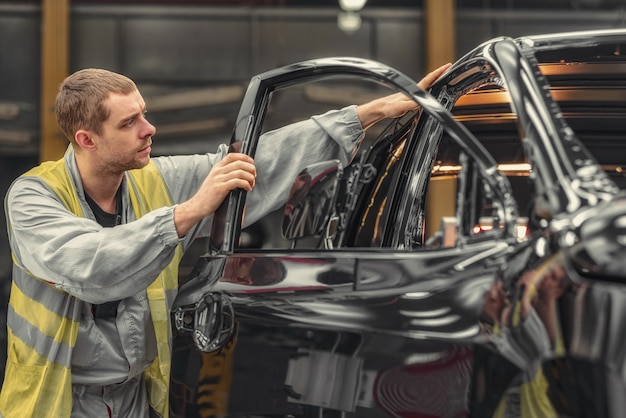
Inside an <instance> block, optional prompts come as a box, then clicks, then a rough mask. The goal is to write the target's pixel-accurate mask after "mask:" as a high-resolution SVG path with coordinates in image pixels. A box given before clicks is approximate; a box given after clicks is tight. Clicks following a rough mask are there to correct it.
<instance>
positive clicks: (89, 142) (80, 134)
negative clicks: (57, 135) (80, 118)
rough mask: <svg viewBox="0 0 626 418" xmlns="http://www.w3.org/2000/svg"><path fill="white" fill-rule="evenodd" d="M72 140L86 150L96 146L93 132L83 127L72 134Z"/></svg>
mask: <svg viewBox="0 0 626 418" xmlns="http://www.w3.org/2000/svg"><path fill="white" fill-rule="evenodd" d="M74 140H75V141H76V144H77V145H78V146H79V147H81V148H84V149H86V150H90V149H95V148H96V143H95V142H94V140H93V134H92V133H91V132H90V131H87V130H85V129H79V130H78V131H76V134H74Z"/></svg>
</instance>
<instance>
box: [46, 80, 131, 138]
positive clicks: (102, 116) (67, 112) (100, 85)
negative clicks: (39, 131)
mask: <svg viewBox="0 0 626 418" xmlns="http://www.w3.org/2000/svg"><path fill="white" fill-rule="evenodd" d="M136 90H137V86H136V85H135V83H134V82H133V81H132V80H131V79H130V78H128V77H126V76H123V75H121V74H117V73H114V72H112V71H108V70H102V69H97V68H86V69H84V70H80V71H77V72H75V73H73V74H71V75H70V76H68V77H67V78H66V79H65V80H64V81H63V82H62V83H61V86H60V87H59V93H58V94H57V97H56V103H55V106H54V112H55V114H56V118H57V122H58V124H59V126H60V127H61V129H62V130H63V133H64V134H65V136H67V138H68V139H69V140H70V142H72V143H73V142H74V135H75V134H76V132H77V131H78V130H80V129H87V130H91V131H94V132H95V133H97V134H101V133H102V132H101V128H102V123H103V122H104V121H105V120H107V118H108V117H109V114H110V109H108V108H107V107H106V106H105V105H104V102H105V101H106V100H107V98H108V97H109V95H110V94H111V93H118V94H131V93H133V92H134V91H136Z"/></svg>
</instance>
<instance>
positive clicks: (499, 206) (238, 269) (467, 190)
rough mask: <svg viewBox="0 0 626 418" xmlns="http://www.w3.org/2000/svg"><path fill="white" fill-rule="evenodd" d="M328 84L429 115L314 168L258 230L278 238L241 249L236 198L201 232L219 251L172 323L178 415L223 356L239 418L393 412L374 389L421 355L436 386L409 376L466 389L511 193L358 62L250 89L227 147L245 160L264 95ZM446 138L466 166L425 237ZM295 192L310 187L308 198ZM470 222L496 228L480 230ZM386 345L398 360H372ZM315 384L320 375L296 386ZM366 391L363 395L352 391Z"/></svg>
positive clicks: (469, 141) (482, 158)
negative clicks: (388, 98)
mask: <svg viewBox="0 0 626 418" xmlns="http://www.w3.org/2000/svg"><path fill="white" fill-rule="evenodd" d="M338 75H340V76H341V75H343V76H345V75H348V76H357V77H360V78H369V79H373V80H374V81H376V82H378V83H382V84H385V85H388V86H390V87H393V88H395V89H397V90H400V91H404V92H405V93H407V94H410V95H411V96H412V97H413V98H414V99H415V100H416V101H418V102H419V103H420V105H421V107H422V108H423V109H424V111H423V112H417V113H412V114H409V115H407V116H406V117H404V118H403V119H401V120H400V121H398V122H394V123H392V125H394V124H395V123H399V124H400V125H399V126H391V127H389V128H388V129H387V130H386V131H384V132H382V133H381V135H379V136H378V137H377V138H376V139H374V140H373V141H372V142H371V143H370V144H369V147H368V148H367V149H365V150H363V152H362V153H361V156H360V157H359V158H357V159H356V160H355V162H354V163H353V164H351V165H350V166H347V167H343V166H341V164H339V163H338V162H337V161H322V162H320V163H319V164H316V165H315V166H311V167H307V168H306V169H305V170H303V172H302V173H301V176H298V178H297V179H294V188H293V192H294V193H292V195H293V196H297V195H300V197H298V198H297V199H295V201H291V200H290V201H288V202H287V203H286V204H285V205H284V207H282V208H281V209H279V210H278V211H277V212H276V213H273V214H270V215H269V216H270V218H269V219H267V220H266V222H265V224H264V227H263V228H264V229H268V228H269V229H270V231H271V234H270V235H272V236H275V235H280V236H281V239H280V240H278V241H273V242H272V243H271V244H270V245H264V244H262V245H259V248H250V247H249V246H245V245H241V244H242V243H243V242H244V241H245V240H244V239H243V237H244V236H245V234H246V231H245V230H242V229H241V225H242V217H243V215H244V207H245V193H244V192H241V191H236V192H233V193H232V194H231V195H230V196H229V198H228V199H227V200H226V201H225V202H224V204H223V205H222V207H221V208H220V209H219V210H218V212H217V213H216V215H215V220H214V230H213V233H212V236H213V237H220V238H222V239H220V240H217V241H216V242H214V243H213V247H212V249H211V251H210V252H208V253H207V254H206V255H204V256H202V257H200V259H199V260H198V263H197V264H196V267H195V269H194V271H193V272H192V273H191V275H190V279H189V280H188V281H187V283H185V284H184V285H183V286H182V287H181V290H180V295H179V300H178V306H179V308H178V310H177V311H175V322H176V323H177V326H178V328H179V330H184V329H187V330H189V331H190V333H188V334H187V337H184V336H183V337H179V338H178V340H177V343H175V349H174V352H175V358H177V359H178V360H179V362H178V363H177V364H178V366H179V368H177V369H178V370H184V371H185V374H184V375H180V374H179V373H176V372H174V373H173V378H172V381H173V393H174V395H172V400H173V404H174V405H175V407H174V409H175V410H176V411H178V412H175V413H174V415H175V416H176V414H178V416H183V415H184V414H187V415H186V416H190V415H188V414H189V413H190V412H189V411H190V408H191V410H197V408H199V406H198V405H199V404H200V403H202V402H201V399H200V398H199V397H198V393H199V392H201V390H200V387H201V386H202V384H201V380H202V378H201V376H202V372H200V374H198V370H200V371H201V370H203V369H204V367H203V366H201V365H206V364H207V363H211V362H212V360H211V361H209V360H207V359H209V358H210V359H215V354H210V355H209V354H207V353H215V352H219V353H220V354H219V355H218V358H219V356H223V358H222V360H221V362H220V364H222V365H223V364H230V366H228V367H227V369H228V370H229V371H228V373H223V372H222V373H217V374H215V373H214V375H213V377H214V378H215V376H217V375H219V376H221V378H220V379H218V380H220V381H222V383H223V379H224V376H229V377H228V378H227V380H228V381H227V383H225V384H224V387H227V388H228V389H224V388H222V389H221V390H225V391H226V392H225V393H226V394H227V397H228V398H229V399H230V402H229V405H230V406H229V411H230V413H234V414H235V415H236V414H240V415H243V416H247V414H250V415H255V416H256V415H257V414H268V415H271V414H284V413H290V414H294V415H296V416H309V415H308V414H317V413H319V412H320V411H322V410H323V411H327V412H325V413H326V414H331V415H329V416H332V414H334V413H346V412H348V413H351V414H354V415H353V416H360V415H359V412H357V411H358V410H360V409H362V408H366V409H369V408H373V410H378V411H379V413H382V412H381V411H382V410H384V409H386V408H393V406H392V405H390V404H388V402H389V400H388V399H387V398H386V395H384V392H385V390H386V387H387V386H388V385H389V384H392V383H386V384H385V385H376V384H375V383H374V381H375V380H377V378H376V377H377V376H378V377H380V376H382V375H383V374H384V373H385V372H386V371H389V372H390V373H391V372H392V371H394V370H395V371H399V370H401V367H402V364H403V363H405V362H406V361H407V359H409V358H413V359H415V358H417V357H419V353H420V352H421V353H422V354H423V355H424V356H425V357H424V358H425V359H428V358H430V357H433V358H435V357H436V358H440V359H441V358H443V359H446V360H447V362H445V364H446V366H445V368H444V369H438V370H437V372H436V373H435V372H432V370H431V369H430V368H429V367H428V364H429V362H426V365H424V364H422V363H421V362H418V363H420V364H422V366H424V367H423V368H418V369H417V371H416V370H413V369H412V371H411V373H413V374H417V375H419V374H420V373H426V374H427V375H429V376H430V377H429V378H430V379H442V378H443V377H442V376H446V373H448V372H449V373H450V376H447V377H445V379H456V380H455V381H456V382H457V383H456V384H455V385H453V386H450V387H454V388H455V391H456V392H458V393H461V392H462V391H464V390H465V391H466V390H468V387H469V381H470V378H471V376H470V373H469V372H468V370H469V367H470V366H469V359H470V358H471V345H472V341H473V339H474V338H475V337H476V336H477V335H479V333H480V321H479V318H480V316H481V315H482V309H483V304H484V298H485V294H486V293H487V292H488V290H489V289H490V288H491V287H492V285H493V283H494V281H495V280H496V277H497V273H498V271H499V268H500V263H502V262H503V261H504V257H505V256H506V255H507V254H508V253H509V247H510V245H511V243H514V242H518V238H517V236H516V235H515V228H514V226H515V223H516V212H515V208H514V205H512V203H511V201H510V194H509V190H508V189H507V184H508V183H507V179H506V178H505V177H503V176H501V175H500V174H498V172H497V171H494V172H490V175H489V176H486V175H485V173H486V172H489V170H490V169H491V168H493V167H495V162H494V161H493V160H492V159H491V158H490V156H489V154H487V153H486V152H485V151H484V149H483V148H482V147H481V145H480V143H478V142H477V141H476V140H475V138H473V136H472V135H471V134H469V132H468V131H467V130H466V129H464V127H463V126H462V125H460V124H458V123H457V122H455V121H454V120H453V119H452V117H451V115H450V113H449V112H448V111H447V110H446V109H445V108H444V107H443V106H441V105H440V104H439V102H437V101H434V99H433V98H432V97H431V96H429V95H428V94H427V93H426V92H423V91H422V90H421V89H419V88H418V87H416V82H415V81H413V80H411V79H409V78H408V77H406V76H404V75H402V74H401V73H399V72H397V71H395V70H393V69H391V68H389V67H386V66H384V65H381V64H379V63H373V62H370V61H366V60H359V59H328V60H317V61H311V62H305V63H301V64H297V65H294V66H290V67H285V68H282V69H278V70H274V71H270V72H268V73H266V74H263V75H260V76H257V77H255V78H253V80H252V82H251V84H250V87H249V88H248V91H247V94H246V97H245V98H244V100H243V104H242V109H241V111H240V114H239V117H238V121H240V122H239V123H238V125H237V126H236V128H235V131H234V134H233V143H240V146H241V150H242V152H246V153H249V154H250V155H252V156H254V153H255V149H256V146H257V144H258V139H259V137H260V134H261V132H262V127H261V126H262V122H263V120H264V118H265V115H266V111H267V108H268V104H269V101H270V98H271V95H272V93H273V92H274V91H275V90H277V89H282V88H286V87H290V86H294V85H295V84H297V83H302V82H310V81H311V80H312V79H314V78H328V77H336V76H338ZM444 133H445V134H446V137H447V138H448V139H450V140H451V142H452V143H454V144H456V148H455V149H456V150H457V152H458V154H459V156H460V158H461V159H462V161H463V164H461V166H460V167H459V169H458V171H457V172H456V173H455V175H454V182H455V183H458V184H455V187H454V192H453V193H452V194H451V195H450V198H451V199H452V200H451V201H447V204H448V205H449V206H450V207H451V208H453V213H452V214H451V216H441V217H440V219H437V220H429V223H431V222H432V223H435V224H437V225H438V226H437V228H436V231H433V234H432V235H433V236H432V237H426V235H425V233H424V228H423V223H424V220H425V218H424V216H425V215H424V213H423V212H424V207H425V202H424V200H425V196H426V195H425V193H426V191H427V189H428V188H429V187H431V186H429V184H430V183H432V182H436V181H438V180H437V176H436V175H431V171H432V170H431V168H432V167H433V166H434V165H435V158H434V157H435V156H436V155H437V153H436V152H434V150H435V149H437V148H438V147H440V146H441V141H442V138H443V135H444ZM381 144H382V145H381ZM415 167H422V169H417V168H415ZM303 178H307V179H308V180H309V181H308V185H307V187H305V188H304V191H302V190H301V189H302V184H303V183H306V182H304V181H303V180H302V179H303ZM479 184H480V187H477V185H479ZM432 187H434V186H432ZM298 191H300V192H301V193H298ZM444 200H445V199H444ZM470 207H471V208H473V210H472V211H469V208H470ZM437 212H438V213H441V212H440V211H437ZM468 213H470V214H471V215H470V216H468V215H467V214H468ZM483 215H484V216H483ZM407 218H411V220H409V219H407ZM483 218H484V219H483ZM487 218H489V220H488V221H487V220H485V219H487ZM481 219H482V220H483V221H484V222H491V224H490V226H491V228H489V230H487V228H486V227H487V225H486V224H484V225H481V224H480V221H481ZM439 225H440V227H439ZM470 225H471V227H470ZM476 227H478V228H479V229H480V228H481V227H484V228H483V229H481V230H476V229H475V228H476ZM216 228H218V229H219V230H216ZM407 231H408V232H407ZM235 340H236V344H235V343H234V341H235ZM384 341H386V343H387V344H392V345H393V346H396V347H398V349H397V350H395V351H394V352H385V349H384V348H383V349H382V351H381V344H382V345H383V346H384V344H385V343H384ZM192 344H193V346H192ZM225 347H227V348H228V349H224V348H225ZM202 352H204V353H205V354H202ZM176 353H178V354H176ZM182 353H185V354H182ZM229 353H230V354H229ZM252 353H256V354H252ZM365 353H367V354H365ZM228 356H230V357H228ZM416 356H417V357H416ZM429 356H430V357H429ZM194 359H195V360H194ZM181 361H182V364H181V363H180V362H181ZM175 363H176V361H175ZM213 363H214V362H213ZM194 364H195V366H194ZM398 367H400V369H398ZM241 370H245V376H244V375H242V374H241V373H239V371H241ZM312 370H316V373H317V374H318V375H317V376H313V377H311V378H309V377H307V378H304V377H302V376H304V375H311V371H312ZM336 370H340V371H339V372H336ZM213 372H215V371H213ZM207 373H208V374H209V375H210V374H211V372H207ZM433 373H434V374H433ZM190 376H192V377H191V382H189V378H190ZM206 376H207V375H205V379H208V378H207V377H206ZM390 376H391V375H390ZM368 378H369V379H370V380H368ZM209 380H210V379H209ZM427 380H428V379H426V381H427ZM379 381H381V382H382V380H379ZM185 382H186V383H185ZM368 382H369V383H368ZM450 382H451V381H450ZM368 384H369V385H371V387H370V388H369V389H368V390H364V391H358V390H357V388H363V387H365V386H367V385H368ZM364 385H365V386H364ZM190 388H191V389H190ZM342 388H344V389H342ZM205 389H206V386H205ZM190 390H191V392H194V393H195V396H196V397H195V398H193V399H188V398H189V393H190V392H189V391H190ZM210 391H211V392H212V393H213V392H216V391H219V390H218V388H217V387H211V390H210ZM185 394H186V395H185ZM240 396H245V401H243V400H241V399H239V397H240ZM446 396H447V397H445V399H442V400H440V404H441V405H438V407H440V406H441V407H443V408H448V409H449V410H450V411H453V410H455V409H456V408H459V405H460V404H459V403H458V402H457V401H456V400H454V396H453V394H452V393H449V394H448V395H446ZM267 399H272V400H273V401H272V403H271V405H268V403H267V402H266V400H267ZM376 399H377V400H376ZM238 400H239V401H238ZM212 402H213V401H208V400H207V401H206V403H205V407H206V405H207V404H211V405H213V403H214V402H213V403H212ZM465 407H466V405H465V406H463V407H462V408H465ZM183 411H184V412H183ZM332 411H336V412H332ZM337 411H342V412H337ZM237 416H239V415H237ZM311 416H313V415H311ZM315 416H317V415H315ZM324 416H326V415H324ZM351 416H352V415H351ZM374 416H376V415H374Z"/></svg>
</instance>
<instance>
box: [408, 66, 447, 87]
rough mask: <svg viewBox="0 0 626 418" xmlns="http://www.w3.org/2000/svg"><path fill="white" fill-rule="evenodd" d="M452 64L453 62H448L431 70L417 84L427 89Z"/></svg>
mask: <svg viewBox="0 0 626 418" xmlns="http://www.w3.org/2000/svg"><path fill="white" fill-rule="evenodd" d="M451 65H452V64H451V63H447V64H444V65H442V66H441V67H439V68H437V69H436V70H433V71H431V72H429V73H428V74H426V75H425V76H424V77H423V78H422V79H421V80H420V82H419V83H417V85H418V86H420V87H421V88H422V89H424V90H427V89H428V88H430V86H431V85H432V84H433V83H434V82H435V81H436V80H437V79H438V78H439V77H440V76H441V74H443V73H444V72H445V71H446V70H447V69H448V68H450V66H451Z"/></svg>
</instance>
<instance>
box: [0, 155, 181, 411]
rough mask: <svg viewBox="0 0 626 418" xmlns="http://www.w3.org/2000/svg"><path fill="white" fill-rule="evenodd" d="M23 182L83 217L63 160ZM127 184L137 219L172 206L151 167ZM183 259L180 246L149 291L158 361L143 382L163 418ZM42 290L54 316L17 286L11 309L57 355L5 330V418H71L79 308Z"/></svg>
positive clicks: (0, 401) (0, 404) (134, 173)
mask: <svg viewBox="0 0 626 418" xmlns="http://www.w3.org/2000/svg"><path fill="white" fill-rule="evenodd" d="M23 176H36V177H39V178H41V179H42V180H43V181H44V182H45V183H46V184H47V185H48V187H50V189H51V190H52V191H53V192H54V193H55V194H56V195H57V196H58V197H59V199H60V200H61V201H62V202H63V204H64V205H65V207H66V208H67V209H68V210H69V211H71V212H72V213H74V214H75V215H76V216H79V217H83V209H82V207H81V205H80V202H79V200H78V196H77V193H76V190H75V188H74V185H73V183H72V179H71V176H70V173H69V172H68V169H67V167H66V165H65V163H64V161H63V160H59V161H54V162H46V163H43V164H41V165H40V166H38V167H35V168H33V169H32V170H30V171H29V172H27V173H25V174H24V175H23ZM126 178H127V181H128V191H129V194H130V200H131V204H132V207H133V210H134V211H135V216H136V218H137V219H139V218H140V217H141V216H143V215H145V214H146V213H148V212H150V211H152V210H155V209H158V208H161V207H164V206H171V205H172V201H171V197H170V195H169V192H168V191H167V188H166V186H165V183H164V181H163V178H162V177H161V174H160V173H159V171H158V169H157V168H156V165H155V164H154V163H153V162H152V161H151V162H150V163H149V164H148V165H147V166H146V167H144V168H142V169H139V170H131V171H128V176H127V177H126ZM9 227H10V226H9ZM182 254H183V251H182V247H181V245H178V246H177V247H176V251H175V255H174V257H173V259H172V261H171V262H170V264H169V265H168V266H167V267H166V268H165V269H164V270H163V272H161V274H160V275H159V277H158V278H157V279H156V280H155V281H154V282H153V283H152V284H151V285H150V286H149V287H148V289H147V295H148V301H149V305H150V313H151V315H152V321H153V324H154V329H155V333H156V339H157V346H158V347H157V349H158V356H157V358H156V359H155V360H154V362H153V363H152V365H151V366H150V367H149V368H148V369H147V370H146V371H145V372H144V378H145V381H146V383H147V387H148V395H149V402H150V406H151V407H152V408H153V409H154V410H155V411H156V412H158V413H159V414H161V415H162V416H164V417H167V416H168V415H169V379H170V367H171V359H170V347H171V343H172V335H171V328H170V316H169V315H170V308H171V306H170V302H168V299H167V296H166V293H167V292H168V291H169V292H172V291H173V292H175V291H176V289H177V287H178V264H179V261H180V259H181V258H182ZM13 260H14V263H15V264H16V266H17V267H18V268H19V269H21V270H22V271H23V272H24V273H26V274H29V273H28V271H26V270H25V269H24V268H23V267H21V266H20V265H19V262H18V260H16V257H15V255H14V256H13ZM33 279H34V280H33V282H38V283H37V284H36V285H37V286H41V283H42V281H45V278H35V277H33ZM46 286H47V289H49V290H50V291H52V292H56V293H58V294H54V295H52V298H53V299H54V300H55V301H56V302H59V301H60V302H59V303H56V304H54V306H58V311H57V312H54V311H52V310H50V309H49V306H48V307H46V306H44V305H43V304H41V303H39V302H38V301H37V300H36V298H33V297H30V296H28V295H27V293H28V292H24V291H23V290H24V289H20V288H19V287H18V286H16V284H15V282H14V283H13V285H12V288H11V297H10V300H9V309H12V310H14V311H15V312H16V314H18V315H20V316H21V317H23V318H25V320H26V321H28V324H27V325H28V326H30V327H35V328H37V330H38V331H39V332H41V333H42V334H43V335H45V336H47V337H48V338H49V339H50V341H51V342H50V345H49V347H55V349H57V348H61V349H60V350H56V351H55V350H49V351H55V352H42V349H41V347H30V346H29V345H28V344H26V343H24V342H23V341H22V340H20V339H18V338H17V337H15V336H14V335H13V333H12V332H11V329H9V331H8V362H7V371H6V375H5V380H4V384H3V389H2V394H1V396H0V413H1V414H2V415H3V416H4V417H5V418H13V417H15V418H24V417H69V416H70V414H71V410H72V381H71V369H70V365H71V353H72V350H73V348H74V347H75V345H76V338H77V336H78V329H79V324H80V312H81V308H80V306H81V303H82V302H81V301H80V300H78V299H76V298H75V297H73V296H71V295H69V294H67V293H65V292H62V291H61V290H58V289H57V288H55V287H52V286H50V285H46ZM58 352H63V353H64V355H59V354H58Z"/></svg>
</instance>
